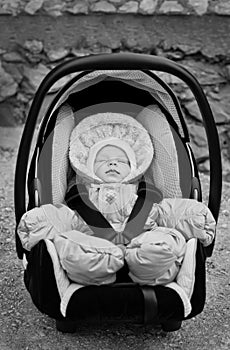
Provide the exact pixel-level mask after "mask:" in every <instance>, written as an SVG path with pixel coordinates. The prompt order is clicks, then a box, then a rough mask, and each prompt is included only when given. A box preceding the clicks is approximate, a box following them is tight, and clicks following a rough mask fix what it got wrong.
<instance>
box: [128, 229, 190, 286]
mask: <svg viewBox="0 0 230 350" xmlns="http://www.w3.org/2000/svg"><path fill="white" fill-rule="evenodd" d="M185 250H186V242H185V239H184V237H183V236H182V234H181V233H180V232H178V231H176V230H175V229H169V228H166V227H157V228H156V229H154V230H152V231H147V232H144V233H142V234H141V235H139V236H138V237H136V238H134V239H133V240H132V241H131V242H130V244H129V245H128V246H127V249H126V255H125V259H126V261H127V264H128V266H129V271H130V273H129V276H130V277H131V279H132V280H133V281H134V282H136V283H139V284H142V285H143V284H145V285H157V284H167V283H169V282H171V281H173V280H174V279H175V277H176V275H177V273H178V270H179V267H180V265H181V262H182V260H183V256H184V254H185Z"/></svg>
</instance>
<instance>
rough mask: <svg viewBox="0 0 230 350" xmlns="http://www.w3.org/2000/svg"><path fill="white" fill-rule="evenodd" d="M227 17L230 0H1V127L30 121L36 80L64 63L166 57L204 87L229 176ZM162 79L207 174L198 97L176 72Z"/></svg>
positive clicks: (228, 176)
mask: <svg viewBox="0 0 230 350" xmlns="http://www.w3.org/2000/svg"><path fill="white" fill-rule="evenodd" d="M229 16H230V2H229V1H228V0H177V1H173V0H167V1H166V0H130V1H125V0H109V1H105V0H101V1H97V0H75V1H74V0H65V1H62V0H0V125H12V126H13V125H15V124H18V123H22V122H24V121H25V118H26V115H27V112H28V108H29V105H30V103H31V101H32V99H33V95H34V92H35V91H36V89H37V87H38V85H39V83H40V82H41V80H42V79H43V77H44V76H45V75H46V74H47V73H48V72H49V71H50V70H51V69H52V68H53V67H55V65H56V64H59V63H60V62H62V61H63V60H67V59H69V58H72V57H74V56H77V57H78V56H83V55H88V54H96V53H101V52H106V53H112V52H124V51H129V52H139V53H148V54H154V55H158V56H163V57H167V58H170V59H172V60H175V61H177V62H179V63H181V64H183V65H184V66H185V67H186V68H188V69H189V70H190V71H191V72H192V73H193V74H194V75H195V76H196V77H197V79H198V80H199V82H200V83H201V85H202V87H203V89H204V91H205V92H206V94H207V97H208V100H209V102H210V105H211V108H212V110H213V114H214V116H215V121H216V124H217V128H218V132H219V135H220V142H221V149H222V161H223V175H224V179H225V180H228V181H230V115H229V111H230V35H229V33H230V17H229ZM164 79H166V81H167V82H168V83H169V84H171V85H172V86H173V88H174V89H175V91H176V93H177V95H178V97H179V99H180V102H181V104H182V107H183V110H184V113H185V115H186V121H187V123H188V127H189V131H190V134H191V140H192V146H193V149H194V152H195V155H196V156H199V157H202V159H203V161H202V163H201V164H200V169H202V170H204V171H208V167H209V164H208V159H207V142H206V137H205V132H204V128H203V126H202V121H201V118H200V115H199V112H198V109H197V106H196V103H195V101H194V98H193V96H192V94H191V92H190V91H189V90H188V89H187V88H186V86H185V85H184V84H183V83H182V82H180V81H179V80H178V79H176V78H175V77H172V76H166V75H164ZM53 93H54V91H53V92H51V93H50V95H49V96H48V97H47V101H46V102H49V100H50V99H52V97H53Z"/></svg>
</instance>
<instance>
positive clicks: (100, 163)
mask: <svg viewBox="0 0 230 350" xmlns="http://www.w3.org/2000/svg"><path fill="white" fill-rule="evenodd" d="M94 173H95V175H96V176H97V177H99V178H100V179H101V180H102V181H103V182H107V183H112V182H121V181H122V180H123V179H124V178H125V177H126V176H127V175H128V174H129V173H130V164H129V159H128V157H127V155H126V153H125V152H124V151H123V150H122V149H121V148H119V147H116V146H105V147H103V148H102V149H101V150H100V151H99V152H98V153H97V156H96V159H95V162H94Z"/></svg>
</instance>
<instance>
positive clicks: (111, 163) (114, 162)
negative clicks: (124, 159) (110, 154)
mask: <svg viewBox="0 0 230 350" xmlns="http://www.w3.org/2000/svg"><path fill="white" fill-rule="evenodd" d="M108 164H109V165H117V160H116V159H113V160H110V161H109V163H108Z"/></svg>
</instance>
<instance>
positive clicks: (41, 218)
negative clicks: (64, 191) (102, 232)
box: [17, 204, 78, 250]
mask: <svg viewBox="0 0 230 350" xmlns="http://www.w3.org/2000/svg"><path fill="white" fill-rule="evenodd" d="M77 223H78V218H77V216H76V215H75V213H74V211H72V210H71V209H69V208H68V207H66V206H65V205H57V206H55V205H52V204H45V205H42V206H41V207H39V208H33V209H31V210H29V211H28V212H26V213H25V214H24V215H23V216H22V218H21V220H20V222H19V225H18V229H17V232H18V235H19V237H20V239H21V242H22V245H23V247H24V248H25V249H26V250H31V248H32V247H34V246H35V245H36V244H37V243H38V242H39V241H40V240H42V239H50V240H53V239H54V237H55V235H57V234H60V233H62V232H65V231H68V230H71V229H73V228H76V227H77Z"/></svg>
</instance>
